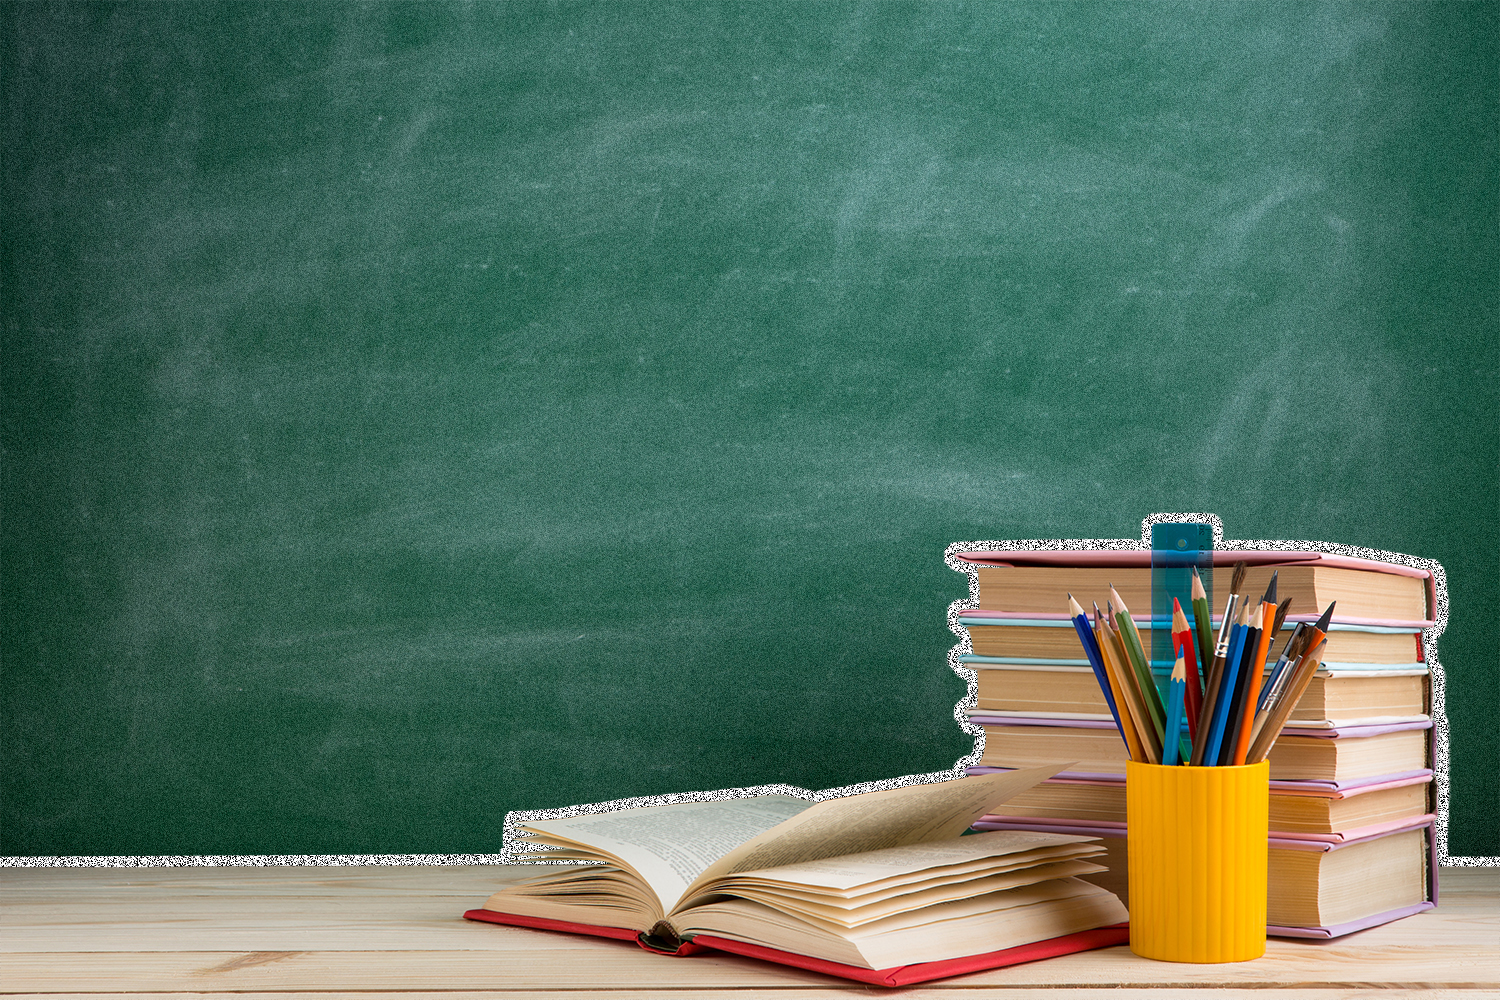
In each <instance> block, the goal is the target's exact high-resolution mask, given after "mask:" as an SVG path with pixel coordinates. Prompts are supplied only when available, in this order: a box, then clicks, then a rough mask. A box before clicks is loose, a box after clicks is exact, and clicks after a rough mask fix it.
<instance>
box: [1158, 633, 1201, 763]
mask: <svg viewBox="0 0 1500 1000" xmlns="http://www.w3.org/2000/svg"><path fill="white" fill-rule="evenodd" d="M1192 645H1193V643H1192V638H1191V637H1189V639H1188V642H1187V643H1186V644H1185V645H1182V646H1178V647H1177V662H1176V663H1175V664H1174V665H1173V666H1172V679H1171V680H1170V681H1168V682H1167V738H1166V740H1165V741H1164V742H1163V743H1162V751H1161V762H1162V764H1164V765H1166V766H1167V767H1176V766H1177V763H1178V752H1177V750H1178V748H1177V744H1178V743H1179V742H1181V739H1182V737H1181V733H1182V710H1183V699H1184V692H1185V691H1186V690H1187V662H1186V658H1185V657H1184V655H1183V651H1184V650H1186V649H1191V648H1192Z"/></svg>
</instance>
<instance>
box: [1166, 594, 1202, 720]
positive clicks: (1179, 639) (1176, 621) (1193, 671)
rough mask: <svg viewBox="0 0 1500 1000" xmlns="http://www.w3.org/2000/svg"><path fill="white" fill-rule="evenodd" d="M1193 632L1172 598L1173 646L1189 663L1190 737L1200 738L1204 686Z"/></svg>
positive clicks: (1180, 608) (1188, 716)
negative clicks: (1199, 677)
mask: <svg viewBox="0 0 1500 1000" xmlns="http://www.w3.org/2000/svg"><path fill="white" fill-rule="evenodd" d="M1193 640H1194V636H1193V630H1192V629H1190V628H1188V623H1187V615H1185V614H1183V612H1182V602H1181V601H1179V600H1178V599H1177V598H1175V597H1174V598H1172V645H1174V646H1177V647H1180V648H1181V649H1182V650H1183V659H1184V660H1185V661H1186V663H1187V720H1188V736H1189V738H1191V739H1195V740H1196V739H1197V738H1198V710H1199V709H1200V708H1202V707H1203V684H1202V682H1201V681H1200V680H1199V679H1198V652H1197V644H1196V643H1195V642H1194V641H1193Z"/></svg>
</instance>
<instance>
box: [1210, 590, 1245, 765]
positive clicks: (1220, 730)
mask: <svg viewBox="0 0 1500 1000" xmlns="http://www.w3.org/2000/svg"><path fill="white" fill-rule="evenodd" d="M1240 617H1244V616H1243V614H1242V615H1241V616H1240ZM1245 631H1246V630H1245V626H1244V625H1243V624H1241V622H1240V621H1238V620H1236V621H1235V622H1234V623H1233V624H1232V625H1230V628H1229V649H1228V651H1227V652H1226V653H1225V654H1224V670H1223V672H1222V673H1221V674H1220V676H1219V690H1218V697H1217V700H1216V701H1215V704H1214V711H1213V718H1212V721H1211V722H1210V724H1209V727H1208V740H1207V742H1206V744H1205V746H1204V750H1203V766H1204V767H1214V766H1216V765H1217V764H1218V763H1219V758H1220V756H1221V748H1222V746H1223V743H1224V731H1225V727H1226V726H1227V725H1228V724H1229V709H1230V703H1231V702H1232V701H1233V700H1234V682H1235V680H1236V678H1237V677H1238V676H1239V675H1238V670H1239V666H1240V651H1241V649H1243V647H1244V645H1245Z"/></svg>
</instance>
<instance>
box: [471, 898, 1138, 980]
mask: <svg viewBox="0 0 1500 1000" xmlns="http://www.w3.org/2000/svg"><path fill="white" fill-rule="evenodd" d="M464 917H465V918H466V919H469V920H482V921H485V922H487V923H492V924H513V925H515V926H518V927H533V928H536V929H539V930H549V931H565V932H567V933H569V934H589V935H593V936H594V937H607V938H615V939H617V940H621V941H635V942H636V943H637V944H639V945H640V946H641V947H642V948H645V949H646V950H647V951H654V952H657V953H658V954H663V955H673V956H677V957H681V956H685V955H694V954H697V953H699V952H702V951H722V952H729V953H731V954H735V955H743V956H745V957H747V958H758V959H761V960H763V961H766V962H775V963H777V964H778V965H790V966H794V967H795V968H798V969H808V970H810V971H812V972H822V973H825V974H827V975H830V976H839V977H841V978H843V979H853V980H856V981H858V982H861V983H869V984H871V985H873V986H910V985H912V984H914V983H926V982H930V981H932V980H934V979H945V978H947V977H949V976H962V975H965V974H967V973H970V972H981V971H983V970H985V969H999V968H1002V967H1004V966H1007V965H1020V964H1021V963H1023V962H1035V961H1037V960H1039V959H1043V958H1056V957H1057V956H1058V955H1071V954H1073V953H1074V952H1078V951H1092V950H1093V949H1095V948H1109V947H1112V946H1114V945H1118V944H1128V943H1129V942H1130V925H1128V924H1115V925H1113V926H1111V927H1097V928H1095V929H1094V930H1090V931H1079V932H1078V933H1077V934H1066V935H1064V936H1062V937H1057V938H1052V939H1050V940H1047V941H1035V942H1033V943H1031V944H1023V945H1018V946H1017V947H1014V948H1004V949H1001V950H1000V951H990V952H985V953H984V954H981V955H967V956H965V957H963V958H950V959H946V960H944V961H941V962H921V963H918V964H915V965H899V966H896V967H895V968H892V969H862V968H860V967H859V966H856V965H844V964H842V963H839V962H828V961H825V960H823V959H821V958H809V957H808V956H806V955H794V954H792V953H791V952H788V951H779V950H777V949H775V948H765V947H762V946H760V945H755V944H746V943H744V942H743V941H729V940H725V939H724V938H717V937H711V936H709V935H707V934H699V935H698V936H697V937H695V938H693V939H692V940H691V941H685V942H683V944H682V945H680V946H679V947H678V948H677V950H676V951H674V952H666V951H662V950H661V949H659V948H653V947H651V946H649V945H647V944H646V943H644V942H643V941H641V940H640V935H639V934H638V933H637V932H635V931H633V930H629V929H628V928H624V927H600V926H596V925H594V924H576V923H573V922H572V921H568V920H548V919H546V918H545V917H527V916H521V915H519V914H514V913H500V912H498V911H496V910H469V911H468V912H466V913H465V914H464Z"/></svg>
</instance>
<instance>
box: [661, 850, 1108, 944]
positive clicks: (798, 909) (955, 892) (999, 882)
mask: <svg viewBox="0 0 1500 1000" xmlns="http://www.w3.org/2000/svg"><path fill="white" fill-rule="evenodd" d="M1104 870H1105V869H1104V867H1103V866H1102V865H1096V864H1093V863H1092V862H1089V861H1081V860H1072V861H1057V862H1053V863H1050V864H1042V865H1029V866H1027V867H1025V868H1022V869H1020V870H1019V871H1009V872H997V873H995V874H991V875H983V876H980V877H978V878H972V879H966V880H964V881H962V882H949V883H946V884H943V885H936V886H931V887H929V888H922V889H918V890H916V891H912V892H906V891H890V892H885V893H877V894H875V895H874V896H870V897H860V898H859V899H854V900H850V899H841V898H839V897H836V896H828V895H823V894H819V893H816V892H798V891H796V890H794V889H782V890H765V889H753V888H751V889H736V890H735V892H734V895H735V896H737V897H740V898H743V899H753V900H755V901H756V902H758V903H765V904H766V905H767V906H774V907H775V908H776V909H778V910H782V911H784V912H786V913H792V914H796V915H797V916H801V917H808V918H812V919H814V920H820V921H823V922H824V923H827V924H832V925H834V926H838V927H846V928H854V927H861V926H863V925H865V924H869V923H873V922H875V921H876V920H883V919H884V918H886V917H889V916H892V915H894V914H897V913H907V912H910V911H912V910H920V909H922V908H923V907H933V906H936V905H937V904H939V903H951V902H953V901H955V900H960V899H972V898H974V897H976V896H987V895H989V894H991V893H997V892H1003V891H1004V890H1007V889H1018V888H1020V887H1021V886H1029V885H1036V884H1037V883H1039V882H1048V881H1055V880H1057V879H1067V878H1071V877H1073V876H1077V875H1091V874H1094V873H1096V872H1102V871H1104ZM903 889H904V887H903ZM700 898H701V897H700ZM721 898H722V897H721ZM692 909H693V908H692V907H690V908H689V909H688V911H687V912H688V913H689V914H690V913H691V912H692ZM679 919H680V915H679Z"/></svg>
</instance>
